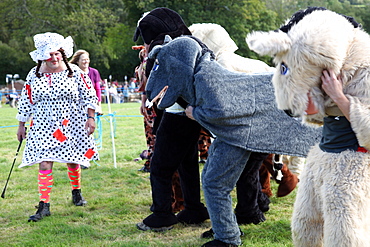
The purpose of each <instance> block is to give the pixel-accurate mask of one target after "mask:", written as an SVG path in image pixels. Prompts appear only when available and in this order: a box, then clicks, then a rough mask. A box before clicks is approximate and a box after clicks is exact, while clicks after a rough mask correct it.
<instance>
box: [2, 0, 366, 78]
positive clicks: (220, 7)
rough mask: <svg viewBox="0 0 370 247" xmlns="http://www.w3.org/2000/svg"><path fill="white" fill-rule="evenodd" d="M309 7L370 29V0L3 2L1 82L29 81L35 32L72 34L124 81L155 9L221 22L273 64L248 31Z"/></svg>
mask: <svg viewBox="0 0 370 247" xmlns="http://www.w3.org/2000/svg"><path fill="white" fill-rule="evenodd" d="M308 6H322V7H326V8H328V9H330V10H333V11H336V12H338V13H341V14H345V15H348V16H353V17H355V18H356V20H357V21H358V22H360V23H362V24H363V27H364V29H365V30H367V31H369V30H370V29H369V28H370V14H369V13H370V0H351V1H348V0H326V1H322V0H262V1H259V0H197V1H196V0H176V1H174V0H156V1H154V0H115V1H107V0H84V1H75V0H49V1H44V0H1V1H0V18H1V22H0V56H1V57H2V61H1V62H0V84H4V83H5V75H6V74H20V77H21V78H22V79H25V77H26V74H27V72H28V71H29V70H30V69H31V68H32V67H33V66H35V63H34V62H33V61H32V60H31V58H30V57H29V52H31V51H32V50H34V49H35V47H34V43H33V36H34V35H35V34H37V33H42V32H58V33H60V34H61V35H64V36H68V35H71V36H72V37H73V39H74V41H75V50H76V49H85V50H87V51H89V53H90V55H91V65H92V66H93V67H95V68H97V69H98V70H99V71H100V72H101V75H102V77H103V78H108V76H109V75H112V78H113V80H119V81H122V80H123V78H124V76H125V75H127V76H128V77H131V76H132V75H133V73H134V68H135V66H136V65H137V64H138V63H139V59H138V56H137V55H138V53H137V51H133V50H132V49H131V46H132V45H134V44H135V43H134V42H133V41H132V37H133V34H134V32H135V29H136V25H137V21H138V19H139V18H140V17H141V16H142V14H143V13H144V12H147V11H150V10H152V9H154V8H156V7H168V8H171V9H173V10H175V11H177V12H178V13H179V14H180V15H181V16H182V17H183V19H184V21H185V23H186V24H187V25H188V26H190V25H191V24H193V23H208V22H211V23H217V24H220V25H221V26H223V27H224V28H225V29H226V30H227V31H228V32H229V34H230V36H231V38H232V39H233V40H234V41H235V43H236V44H237V45H238V47H239V49H238V50H237V53H238V54H239V55H242V56H245V57H251V58H258V59H261V60H263V61H265V62H268V63H270V64H271V60H270V58H267V57H259V56H258V55H257V54H255V53H253V52H251V51H250V50H249V49H248V47H247V45H246V43H245V37H246V35H247V33H249V32H251V31H252V30H273V29H277V28H279V27H280V25H282V24H283V23H284V22H285V20H286V19H288V18H289V17H290V16H291V15H292V14H293V13H294V12H296V11H297V10H299V9H304V8H306V7H308ZM137 44H142V41H141V40H139V41H138V42H137Z"/></svg>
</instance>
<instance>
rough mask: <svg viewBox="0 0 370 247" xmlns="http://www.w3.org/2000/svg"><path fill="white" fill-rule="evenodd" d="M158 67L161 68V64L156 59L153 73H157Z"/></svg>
mask: <svg viewBox="0 0 370 247" xmlns="http://www.w3.org/2000/svg"><path fill="white" fill-rule="evenodd" d="M158 67H159V62H158V59H156V60H155V62H154V65H153V71H156V70H157V69H158Z"/></svg>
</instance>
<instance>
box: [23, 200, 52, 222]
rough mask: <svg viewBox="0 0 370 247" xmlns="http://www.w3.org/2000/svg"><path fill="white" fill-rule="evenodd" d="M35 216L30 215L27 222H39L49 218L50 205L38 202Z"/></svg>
mask: <svg viewBox="0 0 370 247" xmlns="http://www.w3.org/2000/svg"><path fill="white" fill-rule="evenodd" d="M36 208H37V211H36V214H34V215H31V216H30V218H29V219H28V222H30V221H33V222H37V221H39V220H41V219H42V218H43V217H44V216H50V203H45V202H43V201H41V202H39V205H38V206H36Z"/></svg>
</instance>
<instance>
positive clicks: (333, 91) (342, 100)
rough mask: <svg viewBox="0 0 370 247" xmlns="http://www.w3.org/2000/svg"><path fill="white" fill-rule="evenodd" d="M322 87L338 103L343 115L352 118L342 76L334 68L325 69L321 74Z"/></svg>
mask: <svg viewBox="0 0 370 247" xmlns="http://www.w3.org/2000/svg"><path fill="white" fill-rule="evenodd" d="M321 81H322V89H323V90H324V91H325V93H326V94H327V95H328V96H329V97H330V98H331V99H332V100H333V101H334V102H335V103H336V104H337V106H338V107H339V109H340V110H341V111H342V113H343V115H344V116H345V117H346V118H347V119H348V120H350V117H349V107H350V102H349V100H348V98H347V97H346V96H345V95H344V92H343V83H342V80H341V78H340V76H336V75H335V73H334V71H333V70H332V69H330V70H324V71H323V72H322V76H321Z"/></svg>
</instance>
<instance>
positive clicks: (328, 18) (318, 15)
mask: <svg viewBox="0 0 370 247" xmlns="http://www.w3.org/2000/svg"><path fill="white" fill-rule="evenodd" d="M284 35H285V36H286V37H285V38H280V39H279V38H277V37H280V36H284ZM268 36H270V37H268ZM287 39H289V40H290V47H289V49H286V48H287V47H288V45H287V43H289V42H288V41H287ZM247 42H248V44H249V45H250V48H251V49H252V50H254V51H256V52H257V53H260V54H261V55H263V54H269V55H272V56H274V62H275V63H276V65H277V70H276V72H275V75H274V78H273V82H274V87H275V95H276V101H277V104H278V107H279V108H280V109H284V110H287V109H290V110H291V111H292V112H293V113H294V114H295V115H304V112H305V110H306V107H307V103H308V97H307V94H308V93H309V94H310V95H311V96H312V97H313V102H314V104H315V105H316V106H317V107H318V108H319V113H318V114H316V115H312V116H307V117H305V120H306V121H307V122H311V123H318V124H320V123H321V122H322V118H323V117H324V116H326V113H325V108H326V107H328V106H333V105H334V104H333V102H332V101H331V100H330V99H329V98H327V97H324V94H323V93H322V90H321V88H320V85H321V80H320V77H321V75H322V71H323V70H324V69H330V68H331V69H334V71H335V72H336V73H338V74H339V73H340V74H341V75H342V76H343V79H344V80H343V81H344V91H345V92H346V93H349V94H354V95H357V94H358V93H359V94H362V95H363V94H364V91H369V90H366V89H370V83H369V81H368V80H369V78H365V80H366V82H362V83H361V84H362V85H361V86H352V85H351V84H357V83H358V81H357V80H356V78H355V77H354V75H355V72H356V71H358V69H360V68H368V67H369V65H370V64H369V63H370V59H369V57H368V56H364V55H363V54H370V38H369V36H368V34H366V33H365V32H364V31H362V30H360V29H355V28H354V27H353V26H352V24H350V23H349V22H348V21H347V20H346V19H345V18H344V17H342V16H340V15H338V14H336V13H334V12H332V11H328V10H327V11H315V12H313V13H311V14H309V15H307V16H306V17H305V18H304V19H303V20H302V21H300V22H299V23H298V24H296V25H295V26H293V27H292V29H291V30H290V31H289V32H288V33H287V34H284V33H281V32H278V33H277V32H273V31H270V32H259V33H258V35H256V33H252V34H251V35H248V36H247ZM261 47H262V48H261ZM282 62H284V63H285V64H286V65H287V66H288V68H289V73H288V74H287V75H281V74H280V65H281V63H282ZM361 79H362V77H361ZM364 84H365V85H364ZM363 86H364V87H363Z"/></svg>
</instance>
